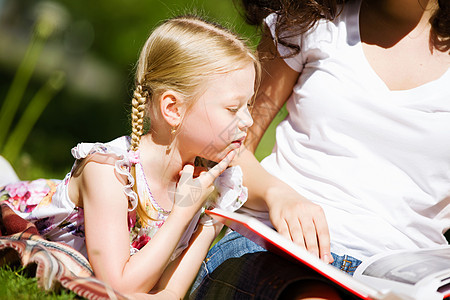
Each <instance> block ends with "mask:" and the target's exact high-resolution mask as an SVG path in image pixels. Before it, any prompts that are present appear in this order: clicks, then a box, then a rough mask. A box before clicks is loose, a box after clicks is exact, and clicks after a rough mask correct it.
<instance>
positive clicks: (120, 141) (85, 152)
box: [72, 136, 138, 211]
mask: <svg viewBox="0 0 450 300" xmlns="http://www.w3.org/2000/svg"><path fill="white" fill-rule="evenodd" d="M129 148H130V140H129V137H128V136H123V137H120V138H117V139H115V140H113V141H112V142H109V143H79V144H78V145H77V146H75V147H74V148H72V155H73V157H74V158H75V159H76V161H75V164H74V166H73V168H72V171H73V170H75V169H76V168H77V167H78V164H79V163H80V161H81V160H82V159H83V158H86V157H87V156H89V155H92V154H96V153H98V154H103V155H112V156H115V157H116V158H117V160H116V163H115V170H116V172H117V173H119V174H121V175H124V176H126V177H127V178H128V184H127V185H125V186H124V188H123V191H124V193H125V195H126V196H127V197H128V199H129V201H130V206H131V207H130V208H129V209H128V210H129V211H133V210H134V209H136V206H137V204H138V197H137V195H136V193H135V192H134V191H133V186H134V182H135V180H134V177H133V176H132V175H131V173H130V168H131V163H130V159H129V155H128V153H129Z"/></svg>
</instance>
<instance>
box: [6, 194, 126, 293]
mask: <svg viewBox="0 0 450 300" xmlns="http://www.w3.org/2000/svg"><path fill="white" fill-rule="evenodd" d="M5 265H11V266H24V267H25V270H27V271H28V273H31V274H32V275H33V274H34V276H36V278H37V282H38V285H39V286H40V287H41V288H43V289H45V290H55V291H57V290H59V289H61V288H64V289H68V290H71V291H73V292H75V293H76V294H77V295H79V296H81V297H84V298H86V299H92V300H101V299H127V298H126V297H125V296H124V295H122V294H120V293H118V292H117V291H115V290H113V289H112V288H111V287H109V286H108V285H107V284H105V283H104V282H102V281H100V280H98V279H96V278H95V277H94V272H93V271H92V268H91V266H90V264H89V262H88V260H87V259H86V258H85V257H84V256H83V255H82V254H81V253H79V252H78V251H76V250H75V249H73V248H72V247H69V246H67V245H65V244H63V243H57V242H50V241H47V240H45V239H44V238H42V237H41V236H40V235H39V233H38V230H37V229H36V227H35V226H34V224H33V223H31V222H29V221H26V220H25V219H23V218H21V217H20V216H18V215H17V214H16V213H14V211H13V210H12V209H11V208H10V207H9V206H8V205H7V204H5V203H1V204H0V267H3V266H5Z"/></svg>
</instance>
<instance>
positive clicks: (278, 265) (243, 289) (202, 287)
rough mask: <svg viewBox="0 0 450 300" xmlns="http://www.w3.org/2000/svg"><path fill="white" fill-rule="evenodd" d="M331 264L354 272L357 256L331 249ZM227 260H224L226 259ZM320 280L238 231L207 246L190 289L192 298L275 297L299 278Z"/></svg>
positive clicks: (350, 272)
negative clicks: (337, 253) (338, 253)
mask: <svg viewBox="0 0 450 300" xmlns="http://www.w3.org/2000/svg"><path fill="white" fill-rule="evenodd" d="M331 254H332V256H333V258H334V262H333V263H332V265H333V266H335V267H337V268H339V269H340V270H342V271H344V272H347V273H349V274H350V275H352V274H353V272H354V271H355V269H356V267H357V266H358V265H359V264H360V263H361V261H360V260H358V259H356V258H353V257H351V256H348V255H343V256H338V255H336V254H334V253H331ZM225 261H226V262H225ZM308 279H311V280H322V278H320V276H319V275H317V274H315V273H314V272H311V270H309V269H308V268H307V267H304V266H301V265H299V264H296V263H292V262H291V261H289V260H287V259H284V258H281V257H280V256H278V255H275V254H272V253H270V252H268V251H266V250H265V249H264V248H262V247H261V246H259V245H257V244H255V243H254V242H252V241H251V240H249V239H247V238H245V237H243V236H241V235H240V234H239V233H237V232H231V233H230V234H228V235H226V236H225V237H224V238H222V239H221V240H220V241H219V242H218V243H217V244H216V245H214V247H212V248H211V249H210V251H209V252H208V255H207V256H206V258H205V260H204V261H203V263H202V266H201V268H200V271H199V273H198V275H197V278H196V280H195V282H194V284H193V286H192V289H191V295H190V298H191V299H276V298H277V297H278V296H279V295H280V293H282V291H283V290H284V289H285V288H286V287H287V286H289V285H290V284H292V283H294V282H296V281H299V280H308Z"/></svg>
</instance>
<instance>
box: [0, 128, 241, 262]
mask: <svg viewBox="0 0 450 300" xmlns="http://www.w3.org/2000/svg"><path fill="white" fill-rule="evenodd" d="M95 153H96V154H101V155H107V156H112V157H114V158H115V159H116V163H115V170H116V172H118V173H119V174H122V175H125V176H126V177H127V178H128V184H127V185H124V187H123V191H124V193H125V195H126V196H127V198H128V201H129V209H128V228H129V231H130V254H134V253H136V252H137V251H139V249H141V248H142V247H143V246H144V245H145V244H147V242H148V241H149V240H150V239H151V238H152V237H153V236H154V235H155V234H156V232H157V231H158V229H159V228H160V227H161V226H163V224H164V222H165V220H166V219H167V217H168V216H169V214H170V211H166V210H164V209H163V208H162V207H161V206H160V205H159V204H158V202H157V201H156V200H155V199H154V198H153V196H152V193H151V191H150V188H149V186H148V184H147V180H146V178H145V174H144V170H143V167H142V165H141V164H140V162H139V157H132V155H130V153H131V152H130V138H129V137H127V136H124V137H120V138H117V139H115V140H113V141H111V142H109V143H80V144H78V145H77V146H76V147H74V148H73V149H72V155H73V156H74V158H75V159H76V160H75V163H74V165H73V167H72V170H71V171H70V172H69V173H68V174H67V175H66V177H65V178H64V180H54V179H51V180H48V179H38V180H34V181H19V182H15V183H12V184H8V185H6V186H4V187H0V202H5V203H7V204H8V205H9V206H10V207H11V208H12V209H13V210H14V211H15V212H16V213H17V214H18V215H19V216H21V217H22V218H24V219H26V220H29V221H31V222H33V223H34V224H35V225H36V228H37V229H38V230H39V232H40V234H41V235H42V236H43V237H44V238H46V239H48V240H51V241H56V242H63V243H65V244H67V245H69V246H72V247H73V248H75V249H76V250H78V251H79V252H81V253H82V254H83V255H85V256H87V252H86V243H85V238H84V232H85V231H84V213H83V209H82V208H80V207H77V206H76V205H75V204H74V202H73V201H71V200H70V198H69V193H68V184H69V181H70V178H71V176H72V172H74V171H75V170H76V169H77V168H78V166H79V164H80V163H81V160H82V159H84V158H85V157H87V156H89V155H92V154H95ZM130 161H131V162H133V163H135V166H136V183H135V180H134V177H133V176H132V175H131V173H130V168H131V165H132V163H131V162H130ZM135 184H136V187H137V192H138V193H139V198H140V200H141V201H142V203H143V205H144V207H145V208H146V210H147V214H148V215H149V216H150V217H151V219H152V220H151V221H149V222H147V223H145V224H142V223H143V222H140V220H139V219H138V218H137V217H136V207H137V204H138V197H137V195H136V193H135V192H134V190H133V186H134V185H135ZM214 185H215V187H216V191H217V197H216V198H215V200H213V201H208V204H207V206H208V207H211V206H212V207H219V208H222V209H225V210H230V211H235V210H237V209H238V208H240V207H241V206H242V204H243V203H244V202H245V201H246V200H247V188H245V187H244V186H243V185H242V171H241V169H240V168H239V167H232V168H228V169H227V170H226V171H225V172H223V173H222V175H221V176H219V177H218V178H217V179H216V181H215V182H214ZM205 206H206V205H205ZM203 212H204V208H202V209H201V210H199V211H198V212H197V214H196V215H195V216H194V218H193V219H192V221H191V223H190V225H189V226H188V229H187V230H186V231H185V232H184V235H183V236H182V238H181V240H180V241H179V243H178V246H177V248H176V249H175V251H174V253H173V254H172V257H171V259H175V258H176V257H177V256H178V255H179V254H180V253H181V252H182V251H183V250H184V249H186V247H187V246H188V243H189V240H190V238H191V236H192V234H193V232H194V231H195V229H196V226H197V224H198V223H199V222H200V223H202V224H204V225H210V224H212V223H213V221H212V219H211V218H210V217H208V216H207V215H205V214H204V213H203Z"/></svg>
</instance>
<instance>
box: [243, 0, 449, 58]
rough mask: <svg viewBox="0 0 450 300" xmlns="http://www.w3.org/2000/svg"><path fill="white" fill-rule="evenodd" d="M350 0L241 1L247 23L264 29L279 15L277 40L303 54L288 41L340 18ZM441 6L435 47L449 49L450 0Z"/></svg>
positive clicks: (434, 27)
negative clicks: (267, 20)
mask: <svg viewBox="0 0 450 300" xmlns="http://www.w3.org/2000/svg"><path fill="white" fill-rule="evenodd" d="M345 2H347V0H240V5H241V6H242V8H243V13H244V17H245V20H246V22H247V23H248V24H250V25H255V26H261V25H262V23H263V20H264V18H265V17H267V16H268V15H269V14H271V13H276V14H277V16H278V18H277V21H276V24H275V34H274V40H275V42H276V43H279V44H281V45H284V46H287V47H289V48H291V49H293V50H294V51H293V52H294V54H295V53H298V51H300V48H299V46H298V45H295V44H292V43H289V42H287V39H288V38H289V37H292V36H296V35H299V34H303V33H305V32H306V31H308V30H309V29H311V28H312V27H313V26H314V25H315V24H316V22H317V21H319V20H321V19H326V20H333V19H334V18H336V16H338V15H339V13H340V9H339V8H338V7H339V5H341V4H344V3H345ZM438 4H439V7H438V9H437V10H436V12H435V13H434V14H433V16H432V17H431V18H430V23H431V26H432V35H431V36H432V39H433V44H434V45H435V47H436V48H437V49H439V50H448V45H449V42H450V1H448V0H438Z"/></svg>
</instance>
